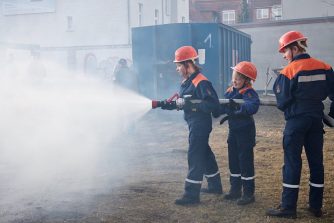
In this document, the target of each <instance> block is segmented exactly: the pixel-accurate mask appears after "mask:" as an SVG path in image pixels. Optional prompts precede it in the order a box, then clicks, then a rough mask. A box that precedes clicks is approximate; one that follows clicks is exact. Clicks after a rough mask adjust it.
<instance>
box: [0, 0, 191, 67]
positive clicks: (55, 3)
mask: <svg viewBox="0 0 334 223" xmlns="http://www.w3.org/2000/svg"><path fill="white" fill-rule="evenodd" d="M0 5H1V8H2V10H1V11H0V46H2V47H0V51H1V52H2V53H1V52H0V57H1V56H2V57H6V56H8V54H10V55H14V56H15V57H17V58H21V59H24V58H29V57H30V56H31V55H30V53H31V52H30V51H31V50H34V51H35V50H36V48H38V49H37V50H39V51H40V53H41V56H42V57H43V58H44V59H48V60H53V61H56V62H57V63H59V64H62V65H65V66H66V67H68V68H71V69H74V70H76V71H79V72H81V71H82V72H87V71H89V72H95V73H100V72H104V71H105V70H108V72H110V70H112V67H113V66H114V65H115V63H116V62H117V61H118V60H119V59H120V58H126V59H127V60H129V61H130V62H131V57H132V56H131V28H132V27H138V26H147V25H158V24H168V23H182V22H184V23H185V22H188V21H189V4H188V0H160V1H157V0H131V1H130V0H122V1H118V0H85V1H82V0H71V1H68V0H35V1H32V0H15V1H12V0H0ZM1 49H2V50H1ZM3 61H5V60H3Z"/></svg>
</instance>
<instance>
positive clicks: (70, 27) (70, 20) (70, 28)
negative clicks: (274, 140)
mask: <svg viewBox="0 0 334 223" xmlns="http://www.w3.org/2000/svg"><path fill="white" fill-rule="evenodd" d="M72 31H73V17H72V16H67V32H72Z"/></svg>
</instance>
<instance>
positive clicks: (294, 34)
mask: <svg viewBox="0 0 334 223" xmlns="http://www.w3.org/2000/svg"><path fill="white" fill-rule="evenodd" d="M306 40H307V37H305V36H304V35H303V34H302V33H301V32H298V31H289V32H287V33H284V34H283V35H282V36H281V38H279V41H278V43H279V46H278V52H280V53H283V49H284V48H285V47H286V46H288V45H289V44H291V43H293V42H297V41H306Z"/></svg>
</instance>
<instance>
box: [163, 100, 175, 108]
mask: <svg viewBox="0 0 334 223" xmlns="http://www.w3.org/2000/svg"><path fill="white" fill-rule="evenodd" d="M160 103H161V109H163V110H174V109H176V108H177V107H176V102H175V101H170V102H168V101H167V100H164V101H161V102H160Z"/></svg>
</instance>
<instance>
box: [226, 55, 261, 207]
mask: <svg viewBox="0 0 334 223" xmlns="http://www.w3.org/2000/svg"><path fill="white" fill-rule="evenodd" d="M232 69H233V74H232V86H230V87H229V88H228V89H227V90H226V93H225V98H228V99H230V103H229V104H227V105H222V107H221V108H222V113H227V115H228V124H229V134H228V139H227V143H228V160H229V169H230V184H231V188H230V191H229V193H228V194H226V195H225V196H224V199H226V200H237V204H238V205H246V204H250V203H253V202H254V201H255V197H254V191H255V173H254V172H255V171H254V151H253V148H254V146H255V136H256V129H255V122H254V118H253V115H254V114H255V113H256V112H257V111H258V109H259V106H260V100H259V96H258V94H257V93H256V91H255V90H254V88H253V87H252V81H255V80H256V76H257V70H256V67H255V66H254V64H252V63H251V62H248V61H242V62H240V63H238V64H237V65H236V66H235V67H232ZM233 99H243V100H244V101H245V102H244V103H243V104H240V105H239V104H236V103H235V102H234V101H233ZM224 119H226V118H223V119H222V121H221V124H222V122H224Z"/></svg>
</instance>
